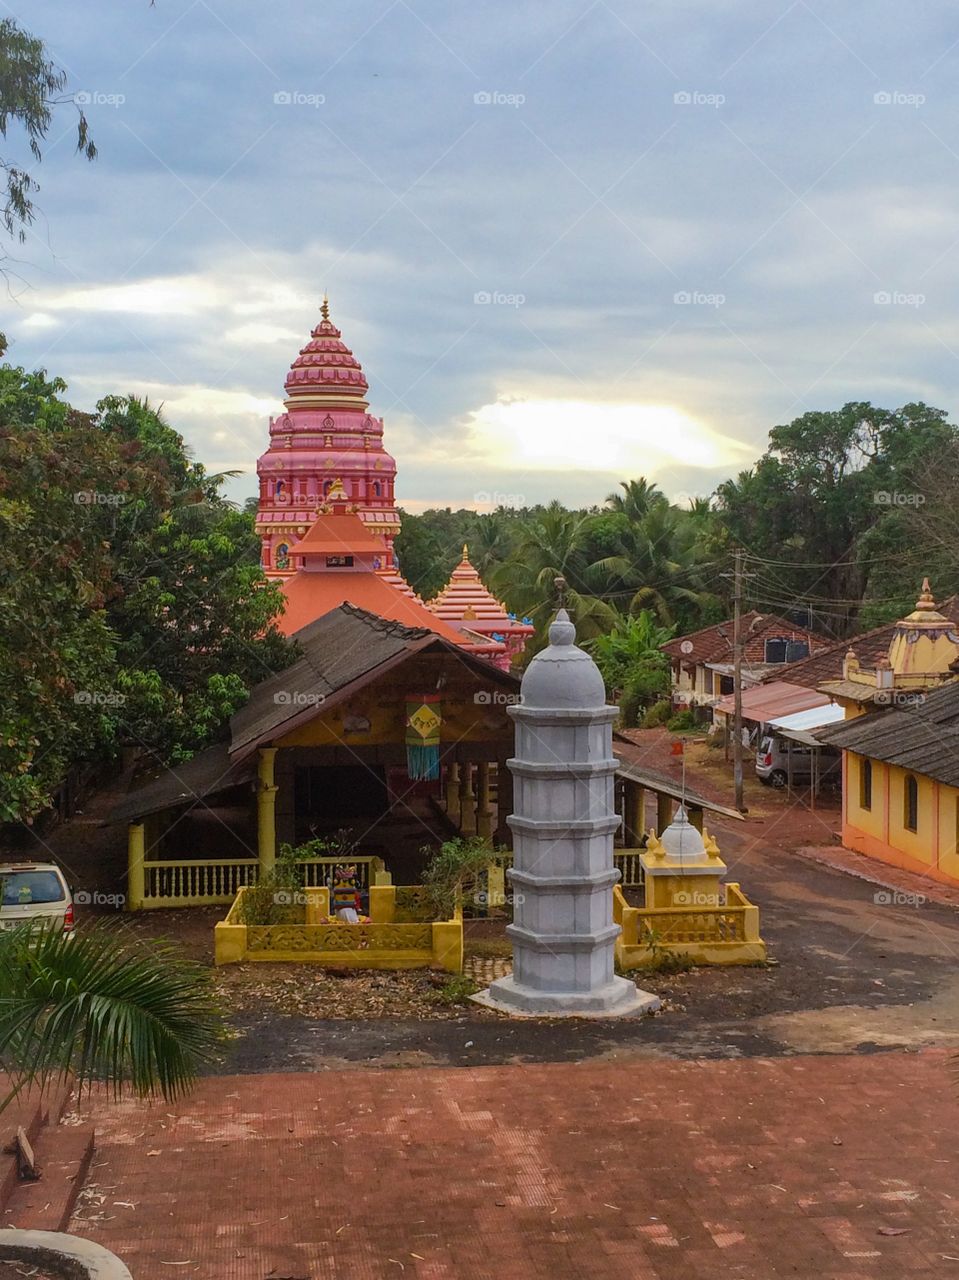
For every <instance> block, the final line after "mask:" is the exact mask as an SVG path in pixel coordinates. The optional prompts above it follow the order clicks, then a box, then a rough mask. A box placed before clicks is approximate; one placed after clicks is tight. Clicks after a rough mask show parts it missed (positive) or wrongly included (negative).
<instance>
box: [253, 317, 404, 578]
mask: <svg viewBox="0 0 959 1280" xmlns="http://www.w3.org/2000/svg"><path fill="white" fill-rule="evenodd" d="M321 315H322V319H321V320H320V323H319V324H318V325H317V326H316V328H315V329H314V330H313V332H312V334H311V335H310V340H309V342H308V343H307V344H306V346H305V347H303V349H302V350H301V351H300V354H299V355H298V356H297V357H296V359H295V360H294V361H293V364H292V365H291V366H290V372H289V373H288V374H287V377H286V384H285V389H286V399H285V401H284V404H285V406H286V412H285V413H281V414H280V415H279V417H277V418H273V419H271V421H270V446H269V448H268V449H267V451H266V453H264V454H263V455H262V457H261V458H259V459H258V461H257V464H256V470H257V475H258V476H259V481H260V497H259V505H258V508H257V517H256V530H257V533H258V534H259V535H260V538H261V540H262V543H263V568H264V570H265V572H266V574H267V576H268V577H271V578H277V577H278V578H285V577H287V576H288V575H290V574H292V573H294V572H295V569H296V567H297V566H296V564H295V563H294V560H293V557H292V555H291V552H292V550H293V548H294V547H295V546H296V543H297V542H298V541H299V539H300V538H302V537H304V536H305V534H306V533H307V531H308V530H309V529H310V527H311V526H312V524H313V522H314V521H315V520H316V518H317V516H320V515H324V514H327V513H332V512H333V511H334V509H335V510H337V511H348V512H351V513H355V514H356V515H358V516H359V517H360V519H361V520H362V521H363V523H364V524H365V525H366V526H367V527H368V528H369V530H370V532H372V533H376V534H379V536H380V537H381V538H382V539H383V546H384V551H383V558H382V564H378V565H377V566H376V568H377V570H378V571H380V572H382V573H383V574H384V576H386V577H388V578H389V579H390V580H392V581H394V582H395V583H396V585H399V584H400V583H401V582H402V579H401V578H400V577H399V574H398V573H397V572H396V566H395V564H394V560H393V539H394V538H395V536H396V534H397V533H398V532H399V528H400V514H399V511H398V510H397V508H396V504H395V501H394V493H393V487H394V484H395V481H396V462H395V461H394V460H393V458H392V457H391V456H390V454H388V453H387V452H386V449H385V448H384V447H383V419H382V418H374V417H373V416H372V414H371V413H370V412H369V404H368V403H367V400H366V396H367V393H368V391H369V384H368V383H367V381H366V377H365V376H364V374H363V368H362V366H361V364H360V362H359V361H358V360H357V359H356V357H355V356H354V355H353V352H352V351H351V350H350V349H349V347H348V346H347V345H346V343H345V342H343V340H342V335H341V333H340V331H339V329H337V328H336V326H335V325H334V324H333V322H332V321H331V320H330V308H329V303H328V302H327V300H326V299H325V298H324V299H323V306H322V308H321ZM334 504H335V505H334ZM405 586H406V584H405V583H403V587H405ZM406 590H407V591H409V588H406ZM410 594H412V593H410Z"/></svg>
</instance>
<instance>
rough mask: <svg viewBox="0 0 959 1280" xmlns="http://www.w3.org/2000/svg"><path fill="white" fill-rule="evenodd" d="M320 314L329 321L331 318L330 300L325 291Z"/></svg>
mask: <svg viewBox="0 0 959 1280" xmlns="http://www.w3.org/2000/svg"><path fill="white" fill-rule="evenodd" d="M320 315H321V316H322V317H323V319H324V320H327V321H328V320H329V318H330V300H329V298H328V297H327V295H326V294H325V293H324V295H323V305H322V306H321V307H320Z"/></svg>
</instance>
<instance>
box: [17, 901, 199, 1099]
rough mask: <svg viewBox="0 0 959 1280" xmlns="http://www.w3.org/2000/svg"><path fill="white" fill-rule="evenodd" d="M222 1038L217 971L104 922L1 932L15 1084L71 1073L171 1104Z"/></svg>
mask: <svg viewBox="0 0 959 1280" xmlns="http://www.w3.org/2000/svg"><path fill="white" fill-rule="evenodd" d="M222 1036H223V1024H222V1018H221V1015H220V1013H219V1011H218V1010H217V1008H216V1006H215V1004H214V1001H213V998H212V995H211V982H210V973H209V970H207V969H203V968H201V967H200V966H199V965H195V964H191V963H189V962H187V961H185V960H184V959H183V957H182V954H181V951H180V948H179V947H176V946H172V945H170V946H165V945H157V944H156V943H150V944H149V946H147V945H145V944H136V943H134V942H133V941H132V940H131V939H130V938H129V937H128V936H124V934H123V933H121V932H120V931H119V930H117V929H116V928H112V927H107V926H102V925H101V926H99V927H97V928H94V929H91V930H89V931H85V932H81V933H78V934H77V935H76V936H75V937H71V936H70V935H68V934H64V933H63V932H62V931H59V930H55V929H44V930H43V931H42V932H40V933H37V932H36V931H34V930H32V929H30V928H23V927H22V928H19V929H10V930H6V931H0V1062H2V1063H3V1066H4V1069H5V1070H6V1071H7V1072H8V1073H9V1075H10V1076H11V1079H12V1084H13V1089H12V1091H11V1092H10V1093H9V1094H7V1096H6V1097H4V1098H0V1110H2V1108H3V1107H4V1106H5V1105H6V1104H7V1103H9V1102H10V1101H12V1099H13V1098H14V1097H15V1096H16V1095H17V1093H18V1092H19V1091H20V1090H21V1089H23V1088H25V1087H28V1086H29V1085H31V1084H34V1083H37V1084H40V1085H47V1084H50V1083H52V1082H53V1081H55V1080H58V1079H63V1078H66V1077H72V1078H73V1080H74V1082H75V1083H76V1085H77V1086H78V1088H80V1089H81V1090H82V1089H83V1088H84V1087H85V1086H89V1085H90V1084H93V1083H98V1082H103V1083H105V1084H107V1085H108V1086H110V1087H112V1089H113V1090H114V1092H115V1093H120V1092H121V1091H122V1090H124V1089H126V1088H130V1089H131V1090H132V1091H133V1092H134V1093H137V1094H140V1095H147V1094H154V1093H159V1094H161V1095H162V1096H163V1097H164V1098H167V1099H170V1100H173V1099H175V1098H177V1097H179V1096H180V1095H181V1094H183V1093H184V1092H185V1091H186V1090H187V1089H188V1088H189V1087H190V1085H191V1084H192V1083H193V1082H194V1080H195V1079H196V1076H197V1073H198V1071H199V1069H200V1068H201V1067H203V1066H205V1065H207V1064H209V1063H210V1062H212V1061H213V1059H214V1057H215V1054H216V1048H217V1044H218V1042H219V1040H220V1039H221V1038H222Z"/></svg>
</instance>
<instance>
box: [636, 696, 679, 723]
mask: <svg viewBox="0 0 959 1280" xmlns="http://www.w3.org/2000/svg"><path fill="white" fill-rule="evenodd" d="M672 711H673V708H672V704H671V703H670V701H669V699H668V698H661V699H660V701H659V702H654V703H653V705H652V706H651V707H650V708H649V710H648V711H647V712H646V714H645V715H644V716H643V728H644V729H658V728H659V727H660V726H661V725H664V724H665V723H666V721H667V720H668V719H669V718H670V716H671V715H672Z"/></svg>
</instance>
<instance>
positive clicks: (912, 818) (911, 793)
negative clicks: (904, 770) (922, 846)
mask: <svg viewBox="0 0 959 1280" xmlns="http://www.w3.org/2000/svg"><path fill="white" fill-rule="evenodd" d="M902 810H903V812H902V825H903V826H904V827H905V828H906V830H907V831H918V829H919V783H918V782H917V781H916V779H915V778H914V777H913V776H912V774H911V773H910V774H908V775H907V777H906V781H905V784H904V787H903V806H902Z"/></svg>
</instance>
